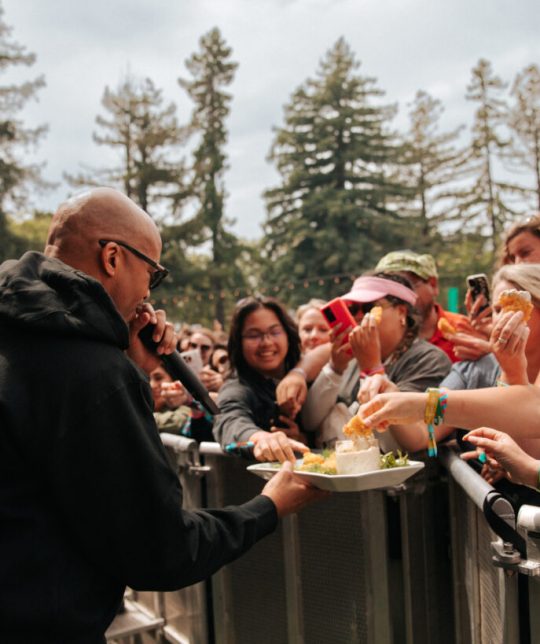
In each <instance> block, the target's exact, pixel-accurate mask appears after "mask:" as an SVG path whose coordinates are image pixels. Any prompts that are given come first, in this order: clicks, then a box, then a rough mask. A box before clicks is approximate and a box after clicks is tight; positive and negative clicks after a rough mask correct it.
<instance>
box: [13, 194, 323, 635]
mask: <svg viewBox="0 0 540 644" xmlns="http://www.w3.org/2000/svg"><path fill="white" fill-rule="evenodd" d="M160 252H161V240H160V236H159V233H158V230H157V229H156V227H155V225H154V223H153V221H152V220H151V219H150V217H149V216H148V215H147V214H146V213H145V212H144V211H142V210H141V209H140V208H138V207H137V206H136V205H135V204H134V203H133V202H132V201H130V200H129V199H128V198H127V197H125V196H124V195H122V194H121V193H119V192H116V191H114V190H110V189H97V190H92V191H90V192H87V193H85V194H83V195H81V196H79V197H77V198H75V199H73V200H70V201H68V202H66V203H65V204H63V205H62V206H60V208H59V209H58V212H57V213H56V214H55V215H54V217H53V220H52V224H51V228H50V231H49V236H48V240H47V246H46V249H45V253H44V254H42V253H38V252H29V253H26V254H25V255H24V256H23V257H22V258H21V259H19V260H16V261H15V260H10V261H8V262H5V263H4V264H3V265H2V266H1V267H0V641H1V642H10V644H11V643H17V642H24V644H31V643H32V642H39V643H43V642H51V643H52V642H54V643H58V644H59V643H64V642H70V643H75V642H77V643H78V642H80V643H83V642H84V643H87V642H103V641H104V632H105V630H106V628H107V626H108V625H109V623H110V622H111V621H112V619H113V617H114V615H115V613H116V611H117V609H118V606H119V604H120V602H121V599H122V596H123V592H124V588H125V586H126V584H127V585H130V586H131V587H133V588H135V589H147V590H149V589H161V590H172V589H176V588H180V587H182V586H185V585H188V584H191V583H194V582H196V581H199V580H202V579H205V578H206V577H208V576H210V575H211V574H212V573H214V572H215V571H216V570H217V569H218V568H219V567H221V566H222V565H224V564H226V563H228V562H229V561H231V560H233V559H234V558H236V557H238V556H239V555H241V554H242V553H243V552H245V551H246V550H247V549H248V548H249V547H250V546H251V545H252V544H254V543H255V542H256V541H257V540H259V539H260V538H262V537H263V536H265V535H267V534H269V533H270V532H272V530H274V528H275V527H276V523H277V519H278V517H279V516H282V515H284V514H287V513H289V512H293V511H296V510H297V509H299V508H300V507H302V506H303V505H304V504H305V503H306V502H308V501H310V500H313V499H314V498H316V496H318V493H317V492H316V491H314V490H312V489H310V488H307V487H306V486H305V485H304V484H303V483H302V482H301V481H299V480H298V479H297V478H296V477H294V476H293V475H292V473H291V470H290V466H289V465H287V466H286V468H285V470H283V471H281V472H280V473H279V474H278V475H277V476H276V477H274V479H273V480H272V481H271V482H270V483H269V484H267V485H266V486H265V488H264V489H263V491H262V494H261V495H260V496H257V497H255V498H254V499H252V500H251V501H249V502H247V503H245V504H243V505H242V506H239V507H236V508H226V509H222V510H208V511H196V512H186V511H183V510H182V509H181V503H182V498H181V490H180V487H179V484H178V479H177V476H176V475H175V472H174V471H173V470H172V469H171V467H170V466H169V464H168V461H167V457H166V454H165V451H164V449H163V446H162V444H161V442H160V440H159V435H158V432H157V429H156V427H155V423H154V419H153V415H152V399H151V392H150V388H149V385H148V379H147V377H146V374H147V373H149V372H150V371H151V370H152V369H154V368H155V367H156V366H157V365H158V363H159V358H158V357H157V356H156V355H155V354H152V353H150V352H149V351H147V350H146V349H145V348H144V346H143V345H142V344H141V342H140V341H139V339H138V332H139V330H140V329H141V328H142V327H144V326H145V325H146V324H148V323H149V322H153V323H155V324H156V330H155V333H154V339H155V340H156V341H157V342H158V343H159V346H158V353H168V352H170V351H172V349H173V346H174V337H173V333H172V327H171V325H170V324H169V323H167V322H166V320H165V315H164V313H163V312H160V311H154V310H153V309H152V307H151V306H150V305H149V304H148V303H147V302H146V300H147V298H148V296H149V293H150V289H151V288H152V287H156V286H157V285H158V284H159V282H160V281H161V280H162V279H163V277H164V276H165V275H166V273H167V272H166V269H164V267H163V266H161V265H160V263H159V259H160Z"/></svg>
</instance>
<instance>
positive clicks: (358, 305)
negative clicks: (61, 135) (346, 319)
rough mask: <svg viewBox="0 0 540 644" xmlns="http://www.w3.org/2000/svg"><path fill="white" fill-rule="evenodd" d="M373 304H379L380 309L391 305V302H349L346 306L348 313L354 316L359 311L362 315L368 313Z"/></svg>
mask: <svg viewBox="0 0 540 644" xmlns="http://www.w3.org/2000/svg"><path fill="white" fill-rule="evenodd" d="M375 306H380V307H381V308H382V309H387V308H388V307H390V306H392V305H391V304H388V303H384V304H377V301H375V302H353V303H352V304H349V305H348V306H347V308H348V309H349V313H350V314H351V315H352V316H353V317H354V316H355V315H358V313H360V311H362V313H363V314H364V315H366V314H367V313H369V312H370V311H371V309H372V308H373V307H375Z"/></svg>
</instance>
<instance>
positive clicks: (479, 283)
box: [467, 273, 490, 315]
mask: <svg viewBox="0 0 540 644" xmlns="http://www.w3.org/2000/svg"><path fill="white" fill-rule="evenodd" d="M467 286H468V288H469V291H470V292H471V299H472V301H473V303H474V302H475V301H476V300H477V299H478V298H479V297H480V295H483V297H484V304H482V305H481V306H480V308H479V309H478V311H477V313H476V315H478V313H481V312H482V311H483V310H484V309H487V308H488V307H489V305H490V294H489V281H488V278H487V275H486V274H485V273H477V274H476V275H468V276H467Z"/></svg>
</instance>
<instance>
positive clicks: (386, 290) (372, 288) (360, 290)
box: [339, 276, 417, 306]
mask: <svg viewBox="0 0 540 644" xmlns="http://www.w3.org/2000/svg"><path fill="white" fill-rule="evenodd" d="M387 295H393V296H394V297H399V299H400V300H403V301H404V302H408V303H409V304H412V305H413V306H414V305H415V304H416V300H417V295H416V293H415V292H414V291H412V290H411V289H410V288H407V287H406V286H405V285H404V284H400V283H399V282H394V280H387V279H384V278H383V277H369V276H365V277H357V278H356V279H355V280H354V284H353V285H352V289H351V290H350V291H349V292H348V293H346V294H345V295H342V296H341V297H340V298H339V299H340V300H347V301H348V302H361V303H363V302H373V301H374V300H379V299H380V298H381V297H386V296H387Z"/></svg>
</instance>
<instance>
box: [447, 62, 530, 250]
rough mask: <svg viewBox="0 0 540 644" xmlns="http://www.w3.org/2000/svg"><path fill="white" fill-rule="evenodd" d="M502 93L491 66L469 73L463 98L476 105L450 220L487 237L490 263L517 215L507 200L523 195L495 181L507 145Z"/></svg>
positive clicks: (518, 189)
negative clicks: (462, 183) (463, 172)
mask: <svg viewBox="0 0 540 644" xmlns="http://www.w3.org/2000/svg"><path fill="white" fill-rule="evenodd" d="M504 89H505V84H504V83H503V82H502V80H501V79H500V78H499V77H498V76H495V74H494V73H493V70H492V67H491V64H490V63H489V62H488V61H487V60H483V59H481V60H480V61H479V62H478V64H477V66H476V67H475V68H474V69H473V70H472V80H471V83H470V84H469V86H468V87H467V94H466V98H467V99H468V100H470V101H474V102H475V103H477V109H476V113H475V118H474V123H473V126H472V129H471V134H472V139H471V143H470V146H469V150H468V154H467V159H466V166H465V169H466V173H467V176H468V177H469V179H470V181H469V182H468V184H467V185H466V186H465V187H464V188H461V189H458V190H456V191H455V192H454V195H453V196H454V200H455V206H454V213H455V214H454V219H455V220H456V221H458V222H459V226H460V227H461V228H462V230H464V231H466V232H472V233H480V234H482V235H486V233H487V235H488V236H489V238H490V240H491V250H492V260H493V259H494V255H495V251H496V248H497V245H498V241H499V237H500V234H501V232H502V230H503V228H504V227H505V226H506V224H507V223H508V222H509V221H510V220H511V219H512V217H514V216H515V215H516V214H517V212H516V210H515V209H513V208H512V207H511V202H510V197H509V196H510V195H513V194H516V193H517V194H521V195H523V193H524V190H523V188H522V187H520V186H517V185H515V184H510V183H508V182H503V181H500V180H497V178H496V172H495V163H496V161H497V160H498V159H501V157H502V155H503V153H504V151H505V149H506V147H507V145H508V140H507V139H506V138H503V136H502V135H501V134H500V131H501V130H502V128H503V126H504V124H505V120H506V116H507V106H506V102H505V100H504V98H503V96H502V94H503V90H504Z"/></svg>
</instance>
